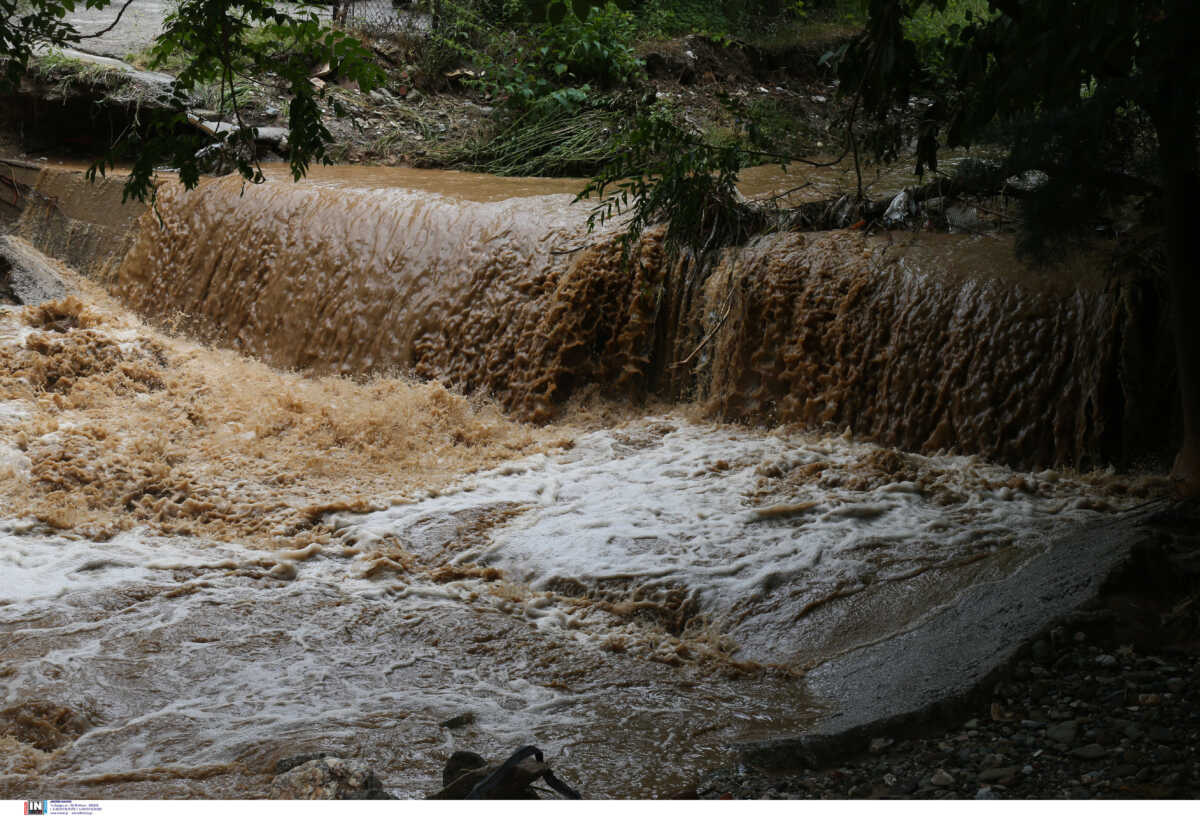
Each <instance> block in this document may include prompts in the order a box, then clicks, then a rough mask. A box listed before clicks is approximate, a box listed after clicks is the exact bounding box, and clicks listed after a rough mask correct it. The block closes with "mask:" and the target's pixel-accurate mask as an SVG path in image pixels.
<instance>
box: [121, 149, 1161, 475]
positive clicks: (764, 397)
mask: <svg viewBox="0 0 1200 816" xmlns="http://www.w3.org/2000/svg"><path fill="white" fill-rule="evenodd" d="M391 172H396V171H391ZM412 172H413V171H403V174H402V175H401V176H399V177H398V178H396V179H393V181H394V182H396V183H405V184H409V185H412V186H406V187H385V186H382V184H381V182H380V176H381V175H382V178H383V179H384V180H386V179H387V178H389V176H388V174H381V173H380V172H379V171H376V172H375V173H374V174H373V175H368V176H366V177H365V178H363V176H364V174H362V173H339V174H336V175H332V174H327V175H326V176H322V177H319V178H318V180H317V182H315V183H314V184H313V185H308V186H300V187H297V186H295V185H291V184H290V183H268V184H265V185H261V186H258V187H252V188H243V185H242V184H241V183H240V182H239V181H237V180H224V181H219V182H214V183H211V184H207V185H205V186H203V187H202V188H201V189H200V190H199V191H197V192H195V193H191V194H185V193H183V192H182V190H180V189H178V188H176V187H173V186H168V187H166V188H165V189H164V190H163V192H162V193H161V196H160V201H159V207H158V210H157V212H156V213H153V214H147V215H146V216H144V217H143V221H142V224H141V231H140V233H139V237H138V239H137V243H136V245H135V246H134V248H133V250H132V251H131V252H130V253H129V255H128V256H127V257H126V258H125V261H124V263H123V264H122V266H121V267H120V272H119V278H118V286H119V289H120V291H121V293H122V297H123V298H124V299H126V301H127V302H129V303H131V304H132V305H134V306H135V307H136V308H137V309H138V310H139V311H141V312H142V313H143V314H146V315H151V316H158V315H161V314H162V312H163V310H164V309H167V310H171V311H175V310H178V312H180V313H182V315H184V320H185V322H184V323H183V325H185V326H187V327H188V328H189V329H190V330H192V331H194V332H198V333H200V334H201V335H202V336H205V337H208V338H211V339H213V340H216V341H218V342H220V343H223V344H226V345H229V346H231V347H233V348H235V349H238V350H240V351H243V352H246V353H250V354H253V355H255V356H257V357H261V358H262V359H265V360H268V361H270V362H271V363H273V364H275V365H278V366H284V367H299V368H305V369H308V370H312V371H316V372H322V373H325V372H328V373H337V374H341V375H361V374H364V373H370V372H380V371H383V372H387V371H393V370H402V371H407V372H412V373H414V374H416V375H417V376H419V377H422V378H430V379H437V380H440V381H442V382H444V383H446V384H448V385H450V386H452V387H455V388H462V389H465V390H467V391H468V392H482V393H487V394H490V395H493V396H494V397H495V398H496V399H498V400H499V402H500V403H501V404H502V405H504V406H505V407H506V408H507V409H509V410H510V411H513V412H515V413H516V414H517V415H519V416H522V417H526V418H532V419H539V420H545V419H549V418H552V417H554V416H555V415H556V414H557V413H558V412H559V411H560V410H561V406H562V404H563V403H564V402H565V401H566V400H568V398H569V397H571V396H572V395H573V394H576V393H579V392H581V391H587V390H588V389H589V388H590V389H596V388H600V389H602V390H603V391H604V393H606V394H608V395H610V396H612V397H621V398H625V399H629V400H634V401H636V400H641V399H645V398H647V397H650V398H665V399H670V400H684V401H691V400H699V401H700V402H702V403H703V404H705V405H706V406H707V409H708V411H709V414H710V415H712V416H716V417H720V418H723V419H729V420H738V421H745V420H749V421H752V422H758V423H767V424H777V423H781V422H799V423H803V424H804V425H806V426H810V427H812V426H819V425H820V424H822V423H832V424H833V425H834V426H836V427H838V428H842V427H846V426H849V427H851V428H852V429H853V430H854V431H855V432H857V433H860V434H864V435H868V436H871V437H872V438H874V439H876V440H878V441H881V442H884V443H887V444H893V445H898V446H901V447H903V448H906V449H909V450H918V451H922V452H926V453H934V452H937V451H940V450H949V451H957V452H964V453H982V454H985V455H987V456H989V457H992V458H995V459H997V460H999V461H1004V462H1007V463H1010V464H1015V465H1020V466H1024V467H1032V466H1046V465H1064V464H1073V465H1085V464H1104V463H1107V462H1111V461H1125V460H1127V459H1130V458H1134V457H1136V456H1137V455H1139V454H1140V453H1145V452H1146V451H1145V450H1144V449H1143V450H1139V445H1143V440H1142V437H1143V436H1145V433H1144V428H1145V427H1147V420H1148V417H1149V416H1150V414H1151V413H1152V412H1149V411H1148V410H1147V406H1149V405H1152V404H1158V401H1157V400H1155V399H1151V398H1149V397H1148V396H1147V395H1149V394H1157V395H1159V396H1161V397H1162V398H1163V402H1166V401H1167V399H1168V398H1169V396H1170V392H1171V389H1172V388H1173V382H1172V381H1170V380H1169V379H1167V380H1164V379H1163V378H1153V377H1151V376H1149V375H1148V374H1146V373H1145V372H1143V371H1142V370H1141V368H1140V367H1139V366H1138V365H1137V364H1136V362H1135V360H1136V359H1147V358H1153V356H1154V353H1153V352H1154V349H1150V350H1149V351H1150V353H1146V349H1145V348H1144V347H1145V346H1146V343H1147V340H1146V338H1150V340H1151V341H1153V342H1161V337H1159V335H1162V332H1161V326H1158V325H1157V324H1156V323H1155V320H1156V317H1155V316H1154V314H1153V310H1151V313H1150V314H1149V316H1148V315H1147V313H1146V309H1145V308H1142V307H1141V306H1140V305H1139V303H1138V302H1136V301H1137V298H1136V297H1134V295H1136V294H1137V293H1136V292H1134V293H1133V294H1132V295H1131V287H1130V285H1128V284H1122V283H1116V284H1113V283H1111V282H1109V281H1108V280H1107V278H1106V277H1105V276H1104V275H1103V274H1102V273H1101V272H1099V271H1097V266H1098V263H1099V262H1098V261H1097V260H1096V259H1095V258H1088V257H1085V258H1081V259H1076V260H1075V261H1074V262H1073V263H1071V264H1062V265H1060V266H1059V267H1057V268H1056V269H1053V270H1052V271H1050V272H1046V271H1043V270H1036V269H1032V268H1030V267H1027V266H1026V265H1025V264H1023V263H1020V262H1018V261H1017V259H1016V258H1015V255H1014V250H1013V246H1012V242H1011V240H1009V239H1007V238H1001V237H997V236H994V235H991V236H971V235H949V236H947V235H937V234H920V233H918V234H911V233H897V234H896V235H895V236H892V235H887V234H884V235H880V236H875V237H867V236H864V235H863V234H861V233H858V232H849V231H842V232H831V233H823V234H803V233H790V234H784V235H774V236H767V237H763V238H759V239H757V240H755V241H753V242H752V243H751V244H750V245H749V246H748V247H745V248H740V249H736V250H730V251H727V252H725V253H724V254H723V255H722V256H721V257H720V258H718V259H715V260H714V261H712V262H711V263H709V264H706V265H701V264H698V263H696V262H694V261H693V260H691V259H686V258H685V259H683V260H681V261H678V262H673V263H669V262H668V261H667V260H666V259H665V258H664V257H663V253H662V250H661V246H660V245H659V241H658V234H657V233H652V234H651V235H650V236H649V237H647V239H646V240H645V241H643V243H642V245H641V247H640V249H639V251H638V252H637V253H635V257H634V258H633V259H632V262H631V263H632V265H631V267H629V268H626V267H624V266H623V265H622V263H621V254H620V250H619V247H618V246H617V243H616V241H615V239H614V238H613V236H612V233H611V230H609V231H601V232H600V233H598V234H592V235H588V234H587V233H586V231H585V229H584V220H585V219H584V216H585V215H586V213H587V209H586V207H585V206H583V205H575V206H573V207H572V206H570V202H571V199H570V198H569V197H568V196H566V195H541V196H533V195H521V196H520V197H510V198H504V199H501V200H496V197H497V196H498V195H503V194H510V195H517V194H518V193H519V192H520V191H521V190H523V188H522V187H520V185H518V184H517V183H516V182H510V181H507V180H502V181H498V182H494V183H492V182H489V183H482V182H480V183H478V184H476V185H475V186H474V188H473V189H470V185H468V184H467V183H466V179H467V178H469V177H464V176H463V174H458V175H457V176H455V177H453V178H451V179H449V180H448V181H447V183H446V184H445V186H444V188H443V191H442V192H440V193H431V192H429V191H427V190H425V189H419V187H420V186H421V185H426V186H428V185H429V184H430V183H431V181H432V179H430V178H429V177H428V176H427V175H425V176H420V175H418V176H413V177H411V178H410V176H409V174H411V173H412ZM766 181H769V179H767V180H766ZM764 183H765V182H764ZM469 199H474V200H469ZM181 270H186V272H182V271H181ZM1160 322H1161V321H1160ZM1156 331H1157V332H1158V335H1156V334H1155V332H1156ZM1156 338H1157V339H1156ZM1153 342H1152V343H1151V345H1153ZM1130 363H1134V364H1132V365H1131V364H1130ZM1153 424H1154V425H1155V426H1156V427H1159V426H1161V423H1153ZM1143 447H1152V446H1143Z"/></svg>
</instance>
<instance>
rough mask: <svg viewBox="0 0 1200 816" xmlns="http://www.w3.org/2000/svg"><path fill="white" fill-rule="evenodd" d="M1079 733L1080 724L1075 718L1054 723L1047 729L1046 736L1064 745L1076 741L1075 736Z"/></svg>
mask: <svg viewBox="0 0 1200 816" xmlns="http://www.w3.org/2000/svg"><path fill="white" fill-rule="evenodd" d="M1078 733H1079V725H1078V724H1077V723H1076V722H1075V720H1067V721H1066V722H1062V723H1059V724H1058V725H1052V726H1050V727H1049V728H1047V729H1046V738H1047V739H1051V740H1053V741H1054V742H1058V743H1061V744H1063V745H1070V744H1072V743H1073V742H1075V736H1076V734H1078Z"/></svg>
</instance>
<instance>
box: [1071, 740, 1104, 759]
mask: <svg viewBox="0 0 1200 816" xmlns="http://www.w3.org/2000/svg"><path fill="white" fill-rule="evenodd" d="M1071 756H1073V757H1076V758H1077V759H1103V758H1104V757H1106V756H1108V749H1107V748H1105V747H1104V746H1103V745H1100V744H1099V743H1096V742H1093V743H1091V744H1089V745H1085V746H1083V747H1082V748H1076V749H1075V750H1074V751H1072V752H1071Z"/></svg>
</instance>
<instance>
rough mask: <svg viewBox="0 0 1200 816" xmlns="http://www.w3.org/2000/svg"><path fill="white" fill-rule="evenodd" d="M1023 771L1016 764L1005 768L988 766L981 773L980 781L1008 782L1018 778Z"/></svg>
mask: <svg viewBox="0 0 1200 816" xmlns="http://www.w3.org/2000/svg"><path fill="white" fill-rule="evenodd" d="M1020 772H1021V769H1020V767H1018V766H1016V765H1008V766H1005V767H1003V768H988V769H987V770H986V771H983V772H981V773H980V774H979V781H980V782H985V783H987V782H999V783H1001V784H1008V783H1009V782H1011V781H1012V780H1013V779H1016V777H1017V774H1018V773H1020Z"/></svg>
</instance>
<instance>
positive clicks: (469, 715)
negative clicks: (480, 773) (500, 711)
mask: <svg viewBox="0 0 1200 816" xmlns="http://www.w3.org/2000/svg"><path fill="white" fill-rule="evenodd" d="M473 722H475V712H473V711H467V712H465V713H463V714H459V715H458V716H457V717H451V718H450V719H448V720H443V721H442V722H440V723H438V725H440V726H441V727H442V728H450V729H454V728H464V727H466V726H468V725H470V724H471V723H473ZM468 753H469V752H468Z"/></svg>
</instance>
